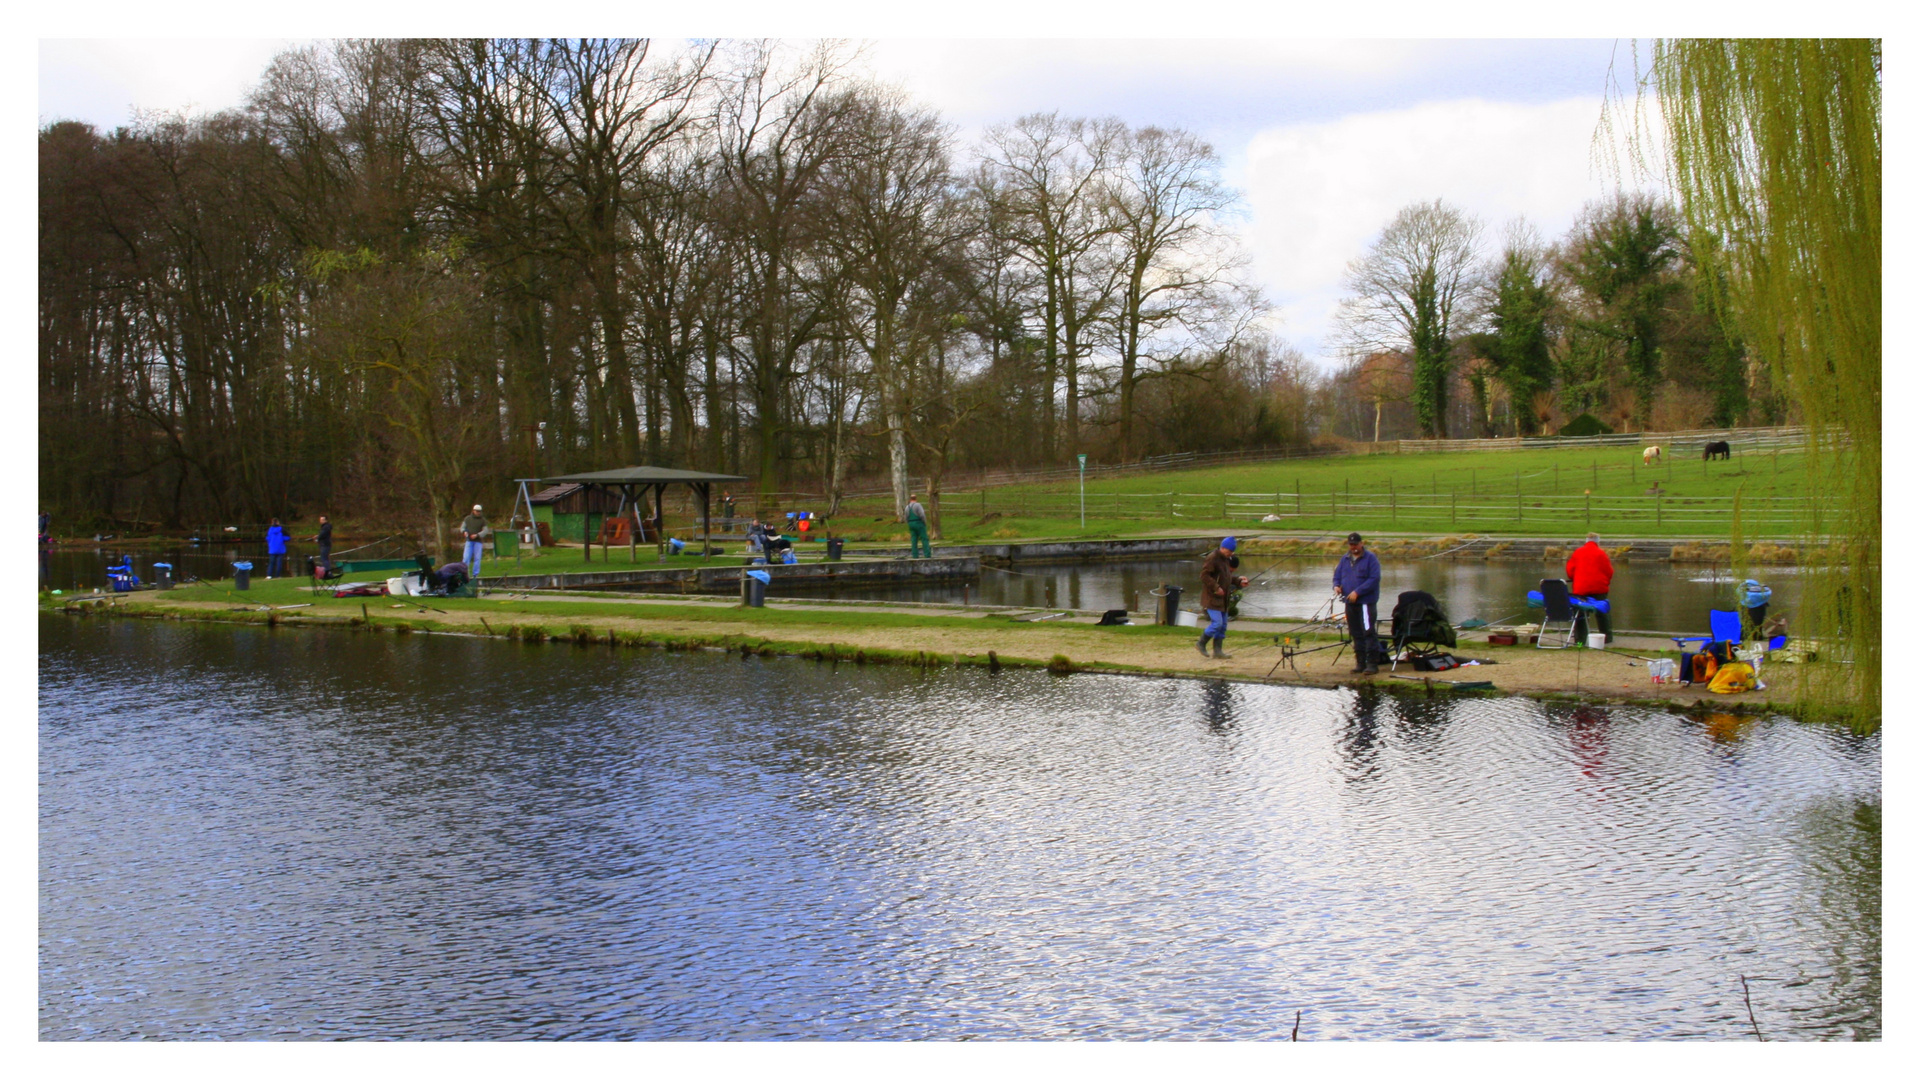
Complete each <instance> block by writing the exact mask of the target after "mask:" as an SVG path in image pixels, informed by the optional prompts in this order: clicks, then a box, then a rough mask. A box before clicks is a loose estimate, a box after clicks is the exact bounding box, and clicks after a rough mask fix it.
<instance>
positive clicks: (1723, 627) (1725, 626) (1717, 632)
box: [1672, 610, 1741, 652]
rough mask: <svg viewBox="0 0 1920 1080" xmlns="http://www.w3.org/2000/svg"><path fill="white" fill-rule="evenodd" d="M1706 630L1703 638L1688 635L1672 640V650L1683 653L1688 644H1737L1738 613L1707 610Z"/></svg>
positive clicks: (1739, 631)
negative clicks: (1706, 632) (1725, 642)
mask: <svg viewBox="0 0 1920 1080" xmlns="http://www.w3.org/2000/svg"><path fill="white" fill-rule="evenodd" d="M1707 630H1708V631H1709V633H1708V634H1707V636H1705V637H1701V636H1699V635H1689V636H1684V637H1675V638H1673V639H1672V640H1673V646H1674V648H1676V649H1679V650H1680V651H1682V652H1685V651H1686V649H1687V646H1688V645H1689V644H1693V645H1717V644H1719V643H1720V642H1722V641H1729V642H1733V643H1735V644H1738V643H1739V642H1740V637H1741V627H1740V613H1739V612H1737V611H1719V610H1709V611H1708V612H1707Z"/></svg>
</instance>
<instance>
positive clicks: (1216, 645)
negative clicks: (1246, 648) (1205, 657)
mask: <svg viewBox="0 0 1920 1080" xmlns="http://www.w3.org/2000/svg"><path fill="white" fill-rule="evenodd" d="M1226 644H1227V643H1226V641H1225V640H1224V639H1222V638H1214V639H1213V658H1214V659H1215V660H1231V659H1233V654H1232V653H1230V652H1228V651H1226Z"/></svg>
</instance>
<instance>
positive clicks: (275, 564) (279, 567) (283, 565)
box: [267, 551, 287, 578]
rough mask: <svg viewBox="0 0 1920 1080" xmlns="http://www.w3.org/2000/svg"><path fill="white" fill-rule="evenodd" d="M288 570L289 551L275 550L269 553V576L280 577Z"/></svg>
mask: <svg viewBox="0 0 1920 1080" xmlns="http://www.w3.org/2000/svg"><path fill="white" fill-rule="evenodd" d="M286 572H287V553H286V552H284V551H275V552H271V553H269V554H268V555H267V576H268V577H270V578H271V577H279V576H280V575H282V574H284V573H286Z"/></svg>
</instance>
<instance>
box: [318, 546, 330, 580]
mask: <svg viewBox="0 0 1920 1080" xmlns="http://www.w3.org/2000/svg"><path fill="white" fill-rule="evenodd" d="M319 566H320V573H321V574H322V575H323V576H324V575H325V574H326V572H327V571H329V570H331V569H333V545H332V544H321V545H320V563H319Z"/></svg>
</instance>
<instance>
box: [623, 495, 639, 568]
mask: <svg viewBox="0 0 1920 1080" xmlns="http://www.w3.org/2000/svg"><path fill="white" fill-rule="evenodd" d="M620 500H621V505H622V506H631V507H632V508H633V524H632V525H631V526H629V527H628V529H627V561H628V562H630V563H631V562H639V561H640V548H639V544H640V540H639V537H638V536H636V535H635V532H636V530H638V528H639V527H640V500H639V497H638V495H637V494H636V493H635V492H634V490H633V485H631V484H622V485H620Z"/></svg>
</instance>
